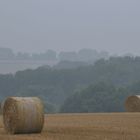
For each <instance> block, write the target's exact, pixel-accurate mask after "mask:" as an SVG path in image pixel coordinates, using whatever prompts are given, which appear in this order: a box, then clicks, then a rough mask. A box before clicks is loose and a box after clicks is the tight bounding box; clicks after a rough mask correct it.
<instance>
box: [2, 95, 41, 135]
mask: <svg viewBox="0 0 140 140" xmlns="http://www.w3.org/2000/svg"><path fill="white" fill-rule="evenodd" d="M3 121H4V126H5V130H6V131H7V132H8V133H10V134H24V133H27V134H28V133H40V132H41V131H42V128H43V124H44V107H43V104H42V102H41V100H40V99H39V98H37V97H9V98H7V99H6V100H5V102H4V106H3Z"/></svg>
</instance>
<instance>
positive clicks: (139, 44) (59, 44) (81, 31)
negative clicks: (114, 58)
mask: <svg viewBox="0 0 140 140" xmlns="http://www.w3.org/2000/svg"><path fill="white" fill-rule="evenodd" d="M0 47H9V48H12V49H14V50H15V51H25V52H43V51H45V50H47V49H54V50H57V51H73V50H76V51H77V50H79V49H81V48H93V49H97V50H106V51H109V52H111V53H119V54H120V53H121V54H122V53H128V52H130V53H135V54H140V0H0Z"/></svg>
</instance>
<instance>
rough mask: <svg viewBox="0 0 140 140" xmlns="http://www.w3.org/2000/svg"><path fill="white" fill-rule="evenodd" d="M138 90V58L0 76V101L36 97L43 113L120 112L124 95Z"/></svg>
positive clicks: (109, 60) (139, 87)
mask: <svg viewBox="0 0 140 140" xmlns="http://www.w3.org/2000/svg"><path fill="white" fill-rule="evenodd" d="M139 92H140V57H128V56H127V57H111V58H109V59H107V60H106V59H100V60H98V61H96V62H95V63H94V64H92V65H86V66H79V67H76V68H72V69H56V68H51V67H39V68H37V69H35V70H31V69H27V70H24V71H18V72H17V73H15V74H6V75H0V95H1V96H0V100H1V101H2V100H3V99H4V98H5V97H7V96H39V97H40V98H42V99H43V100H44V102H45V107H46V112H112V111H113V112H115V111H124V106H123V103H124V101H125V99H126V97H127V96H129V95H131V94H138V93H139Z"/></svg>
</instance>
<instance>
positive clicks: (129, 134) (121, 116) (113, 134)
mask: <svg viewBox="0 0 140 140" xmlns="http://www.w3.org/2000/svg"><path fill="white" fill-rule="evenodd" d="M0 140H140V113H110V114H109V113H97V114H69V115H68V114H58V115H46V119H45V126H44V129H43V132H42V133H41V134H30V135H13V136H11V135H7V134H6V133H5V131H4V128H3V124H2V118H1V119H0Z"/></svg>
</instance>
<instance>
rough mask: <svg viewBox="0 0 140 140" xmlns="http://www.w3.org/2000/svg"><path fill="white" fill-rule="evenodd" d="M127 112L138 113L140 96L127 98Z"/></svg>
mask: <svg viewBox="0 0 140 140" xmlns="http://www.w3.org/2000/svg"><path fill="white" fill-rule="evenodd" d="M125 109H126V111H127V112H140V95H134V96H129V97H128V98H127V99H126V101H125Z"/></svg>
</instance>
